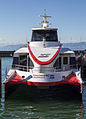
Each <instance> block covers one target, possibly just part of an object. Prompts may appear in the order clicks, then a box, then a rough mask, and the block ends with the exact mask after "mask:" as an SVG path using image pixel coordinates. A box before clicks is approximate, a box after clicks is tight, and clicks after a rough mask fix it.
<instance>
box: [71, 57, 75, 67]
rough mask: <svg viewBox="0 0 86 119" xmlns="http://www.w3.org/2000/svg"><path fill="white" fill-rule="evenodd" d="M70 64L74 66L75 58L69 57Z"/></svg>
mask: <svg viewBox="0 0 86 119" xmlns="http://www.w3.org/2000/svg"><path fill="white" fill-rule="evenodd" d="M70 64H71V65H72V64H76V59H75V57H70Z"/></svg>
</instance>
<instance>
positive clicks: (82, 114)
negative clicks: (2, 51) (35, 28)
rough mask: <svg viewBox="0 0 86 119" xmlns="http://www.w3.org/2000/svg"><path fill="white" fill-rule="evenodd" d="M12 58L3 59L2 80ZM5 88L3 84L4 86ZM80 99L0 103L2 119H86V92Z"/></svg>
mask: <svg viewBox="0 0 86 119" xmlns="http://www.w3.org/2000/svg"><path fill="white" fill-rule="evenodd" d="M11 63H12V58H2V80H4V79H5V75H6V69H7V70H9V68H10V66H11ZM2 88H3V84H2ZM85 89H86V88H85V86H84V93H83V101H82V100H80V99H73V100H72V97H71V100H64V99H65V97H64V99H61V100H60V99H59V100H58V99H53V98H51V99H42V100H34V101H33V100H29V99H28V100H11V99H9V100H6V101H5V100H4V88H3V89H2V98H1V103H0V119H86V98H85V97H86V96H85V95H86V92H85V91H86V90H85Z"/></svg>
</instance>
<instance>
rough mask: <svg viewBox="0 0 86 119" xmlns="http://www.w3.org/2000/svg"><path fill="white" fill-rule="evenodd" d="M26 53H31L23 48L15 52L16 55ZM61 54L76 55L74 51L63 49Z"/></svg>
mask: <svg viewBox="0 0 86 119" xmlns="http://www.w3.org/2000/svg"><path fill="white" fill-rule="evenodd" d="M24 53H25V54H27V53H29V52H28V48H27V47H22V48H20V49H18V50H17V51H15V53H14V54H24ZM60 54H74V51H72V50H70V49H69V48H61V50H60Z"/></svg>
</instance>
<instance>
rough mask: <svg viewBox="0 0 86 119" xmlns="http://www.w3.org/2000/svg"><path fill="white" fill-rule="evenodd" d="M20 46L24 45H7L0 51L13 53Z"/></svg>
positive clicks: (0, 48)
mask: <svg viewBox="0 0 86 119" xmlns="http://www.w3.org/2000/svg"><path fill="white" fill-rule="evenodd" d="M22 46H25V44H17V45H7V46H3V47H0V51H14V50H17V49H19V48H20V47H22Z"/></svg>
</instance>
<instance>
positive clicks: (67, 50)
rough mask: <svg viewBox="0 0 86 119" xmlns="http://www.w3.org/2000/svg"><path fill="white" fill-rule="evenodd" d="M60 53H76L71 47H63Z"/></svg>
mask: <svg viewBox="0 0 86 119" xmlns="http://www.w3.org/2000/svg"><path fill="white" fill-rule="evenodd" d="M60 54H74V51H72V50H71V49H69V48H64V47H63V48H61V50H60Z"/></svg>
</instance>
